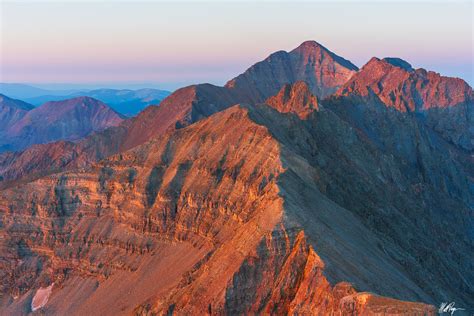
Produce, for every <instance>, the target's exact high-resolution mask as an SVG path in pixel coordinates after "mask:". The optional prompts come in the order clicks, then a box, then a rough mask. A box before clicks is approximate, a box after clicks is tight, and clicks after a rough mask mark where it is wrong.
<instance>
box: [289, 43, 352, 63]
mask: <svg viewBox="0 0 474 316" xmlns="http://www.w3.org/2000/svg"><path fill="white" fill-rule="evenodd" d="M291 53H299V54H302V55H313V56H314V55H327V56H329V57H330V58H331V59H332V60H333V62H335V63H337V64H340V65H341V66H343V67H345V68H347V69H349V70H353V71H357V70H359V68H358V67H357V66H356V65H354V64H353V63H351V62H350V61H349V60H347V59H345V58H342V57H341V56H338V55H336V54H334V53H333V52H331V51H330V50H329V49H327V48H326V47H324V46H323V45H321V44H320V43H318V42H316V41H313V40H311V41H305V42H303V43H301V45H300V46H298V47H297V48H295V49H294V50H292V51H291ZM321 58H322V57H321Z"/></svg>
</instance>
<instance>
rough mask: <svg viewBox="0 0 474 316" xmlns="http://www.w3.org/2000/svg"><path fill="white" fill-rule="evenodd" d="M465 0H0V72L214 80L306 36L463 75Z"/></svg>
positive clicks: (172, 84)
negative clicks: (171, 0)
mask: <svg viewBox="0 0 474 316" xmlns="http://www.w3.org/2000/svg"><path fill="white" fill-rule="evenodd" d="M473 3H474V1H471V0H468V1H456V0H455V1H440V0H433V1H419V2H413V1H397V2H391V1H377V2H373V1H372V2H364V1H348V0H346V1H331V2H324V1H301V2H299V1H291V2H290V1H268V0H265V1H208V2H202V1H188V2H183V1H173V2H164V1H111V0H102V1H90V0H86V1H67V0H62V1H49V2H42V1H33V0H29V1H21V0H16V1H8V0H0V11H1V12H0V14H1V16H0V17H1V22H0V82H22V83H32V84H36V85H38V86H47V87H50V88H52V87H61V88H64V87H66V86H69V87H78V86H81V87H97V86H108V87H119V86H120V87H142V86H151V85H153V86H154V87H160V88H164V89H176V88H178V87H180V86H184V85H187V84H191V83H203V82H209V83H213V84H218V85H222V84H224V83H225V82H226V81H227V80H229V79H231V78H233V77H235V76H236V75H238V74H239V73H241V72H243V71H245V70H246V69H247V68H248V67H249V66H251V65H252V64H254V63H256V62H258V61H260V60H262V59H264V58H265V57H267V56H268V55H269V54H270V53H272V52H274V51H278V50H286V51H289V50H291V49H293V48H295V47H297V46H298V45H299V44H300V43H301V42H303V41H305V40H316V41H317V42H319V43H321V44H323V45H324V46H325V47H327V48H328V49H330V50H331V51H333V52H334V53H336V54H338V55H340V56H342V57H344V58H346V59H349V60H350V61H352V62H353V63H354V64H356V65H357V66H359V67H360V66H362V65H364V64H365V63H366V62H367V61H368V60H369V59H370V58H371V57H373V56H376V57H380V58H383V57H400V58H403V59H405V60H407V61H408V62H410V63H411V64H412V65H413V66H414V67H415V68H419V67H422V68H425V69H428V70H433V71H436V72H439V73H441V74H443V75H448V76H454V77H460V78H463V79H464V80H466V81H468V82H469V83H470V85H471V86H472V85H473V83H474V78H473V60H474V52H473V46H474V40H473V23H474V22H473V21H474V8H473V6H474V5H473Z"/></svg>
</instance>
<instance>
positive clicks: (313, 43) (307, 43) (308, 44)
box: [294, 40, 329, 51]
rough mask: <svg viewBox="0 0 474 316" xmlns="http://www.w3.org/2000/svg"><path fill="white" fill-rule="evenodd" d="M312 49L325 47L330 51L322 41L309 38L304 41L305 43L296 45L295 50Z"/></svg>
mask: <svg viewBox="0 0 474 316" xmlns="http://www.w3.org/2000/svg"><path fill="white" fill-rule="evenodd" d="M310 49H324V50H326V51H329V50H328V49H327V48H326V47H324V46H323V45H321V44H320V43H318V42H316V41H314V40H308V41H304V42H303V43H301V44H300V46H298V47H296V48H295V49H294V51H296V50H310Z"/></svg>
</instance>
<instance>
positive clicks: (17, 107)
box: [0, 94, 34, 135]
mask: <svg viewBox="0 0 474 316" xmlns="http://www.w3.org/2000/svg"><path fill="white" fill-rule="evenodd" d="M33 108H34V106H33V105H31V104H28V103H25V102H23V101H20V100H15V99H11V98H9V97H7V96H6V95H3V94H0V135H1V134H2V133H4V132H5V131H6V130H8V128H9V127H10V126H12V125H13V124H15V123H16V122H18V121H19V120H21V119H22V118H23V116H25V115H26V113H27V112H28V111H30V110H32V109H33Z"/></svg>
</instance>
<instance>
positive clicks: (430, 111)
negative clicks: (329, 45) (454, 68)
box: [336, 57, 474, 150]
mask: <svg viewBox="0 0 474 316" xmlns="http://www.w3.org/2000/svg"><path fill="white" fill-rule="evenodd" d="M336 95H338V96H345V97H348V98H353V97H354V96H362V97H363V99H365V100H367V99H369V101H368V103H370V102H372V101H370V98H371V96H372V95H375V96H376V97H377V98H378V99H379V100H380V101H381V102H382V103H383V104H385V105H386V106H388V107H393V108H395V109H397V110H398V111H401V112H412V113H417V114H419V115H420V116H422V117H423V118H424V119H425V120H426V123H427V124H428V125H429V126H430V127H431V128H433V129H434V130H436V131H437V132H438V133H440V134H441V135H442V136H443V137H444V138H445V139H447V140H448V141H450V142H452V143H454V144H456V145H458V146H460V147H462V148H463V149H465V150H472V149H473V148H474V131H473V130H472V126H473V122H474V111H473V108H474V94H473V91H472V88H471V87H470V86H469V85H468V84H467V83H466V82H465V81H464V80H462V79H458V78H449V77H443V76H440V75H439V74H437V73H434V72H432V71H426V70H424V69H417V70H414V69H413V68H412V67H411V66H410V64H408V63H407V62H405V61H402V60H400V59H398V60H396V61H394V59H393V58H389V59H382V60H380V59H378V58H375V57H374V58H372V59H371V60H370V61H369V62H368V63H367V64H366V65H365V66H364V67H362V69H361V71H360V72H358V73H357V74H356V75H354V76H353V77H352V78H351V79H350V80H349V81H348V82H347V83H346V84H344V86H343V87H341V88H340V89H339V91H338V92H337V93H336ZM362 102H365V101H362Z"/></svg>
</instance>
